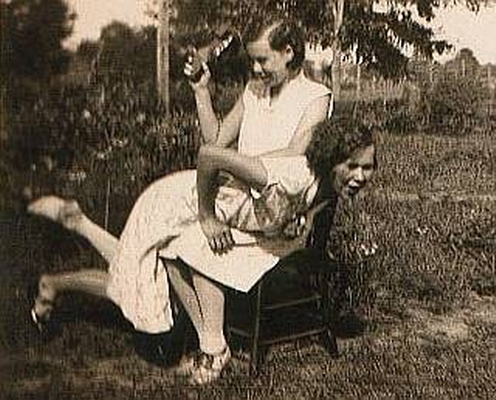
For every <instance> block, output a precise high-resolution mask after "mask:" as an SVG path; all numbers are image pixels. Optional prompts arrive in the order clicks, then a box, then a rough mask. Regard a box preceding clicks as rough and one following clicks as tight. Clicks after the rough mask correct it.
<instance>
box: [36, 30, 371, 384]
mask: <svg viewBox="0 0 496 400" xmlns="http://www.w3.org/2000/svg"><path fill="white" fill-rule="evenodd" d="M247 48H248V53H249V55H250V57H251V58H252V60H253V62H254V65H253V69H254V73H255V74H254V75H255V78H254V79H253V80H251V81H250V82H249V83H248V85H247V88H246V90H245V93H244V94H243V96H242V98H241V99H239V100H238V102H237V103H236V105H235V106H234V108H233V110H232V111H231V112H230V113H229V114H228V115H227V116H226V118H225V119H224V121H223V122H222V123H221V124H220V125H219V123H218V121H217V119H216V117H215V114H214V113H213V109H212V105H211V101H210V97H209V93H208V90H206V82H207V81H208V73H207V74H205V76H204V78H202V79H201V80H200V82H199V83H198V84H195V85H194V90H195V99H196V101H197V106H198V114H199V118H200V124H201V128H202V135H203V136H204V139H205V142H206V143H209V144H210V145H214V146H216V147H217V149H215V148H213V147H205V148H203V149H202V151H201V154H200V164H199V173H198V185H199V186H198V188H199V191H200V196H199V197H200V199H198V196H197V194H196V193H197V192H196V182H197V174H196V171H193V170H188V171H182V172H179V173H175V174H172V175H169V176H167V177H164V178H162V179H159V180H157V181H155V182H154V183H152V184H151V185H150V187H149V188H148V189H147V190H145V192H143V194H142V195H141V196H140V197H139V199H138V200H137V202H136V203H135V206H134V207H133V210H132V211H131V214H130V216H129V218H128V220H127V222H126V225H125V227H124V230H123V233H122V235H121V237H120V238H119V239H118V238H116V237H114V236H112V235H110V234H109V233H108V232H106V231H105V230H103V229H102V228H100V227H99V226H97V225H96V224H94V223H93V222H92V221H90V220H89V219H88V218H87V217H86V216H85V215H84V214H83V213H82V212H81V211H80V209H79V207H78V206H77V204H76V203H75V202H66V201H64V200H62V199H59V198H55V197H51V198H43V199H40V200H39V201H37V202H35V203H33V204H32V205H31V206H30V211H31V212H33V213H36V214H40V215H44V216H46V217H48V218H51V219H53V220H55V221H58V222H61V223H62V224H64V225H65V226H66V227H68V228H69V229H72V230H74V231H75V232H77V233H79V234H81V235H82V236H84V237H86V238H87V239H88V240H89V241H90V242H91V243H92V244H93V245H94V246H95V247H96V248H97V249H98V250H99V252H100V253H101V254H102V256H103V257H104V258H105V259H106V260H107V261H108V262H109V270H108V272H105V271H101V270H95V269H87V270H81V271H78V272H73V273H68V274H59V275H46V276H44V277H43V278H42V279H41V280H40V285H39V295H38V298H37V299H36V301H35V304H34V307H33V318H34V319H35V320H36V321H38V322H42V321H43V320H46V319H48V318H49V315H50V310H51V308H52V307H53V299H54V297H55V295H56V293H57V292H59V291H61V290H68V289H72V290H84V291H88V292H90V293H93V294H97V295H103V296H106V297H108V298H110V299H111V300H112V301H114V302H115V303H116V304H117V305H118V306H119V307H120V308H121V310H122V312H123V314H124V315H125V316H126V317H127V318H128V319H129V320H130V321H131V322H132V324H133V325H134V327H135V328H136V329H137V330H140V331H145V332H149V333H158V332H165V331H168V330H170V329H171V327H172V325H173V318H172V310H171V307H170V301H169V282H170V284H171V287H173V289H174V291H175V293H176V294H177V297H178V298H179V301H180V302H181V303H182V305H183V306H184V309H185V310H186V312H187V314H188V315H189V317H190V319H191V321H192V323H193V326H194V327H195V330H196V333H197V334H198V338H199V343H200V351H199V352H198V353H197V354H195V355H194V356H193V357H187V358H186V359H185V360H184V362H183V363H182V370H183V371H184V372H185V373H186V374H187V376H188V377H189V380H190V382H191V383H193V384H204V383H208V382H211V381H213V380H215V379H217V378H218V377H219V376H220V373H221V372H222V370H223V369H224V367H225V366H226V365H227V363H228V361H229V358H230V351H229V347H228V346H227V343H226V340H225V336H224V332H223V327H224V289H225V287H232V288H236V289H239V290H244V291H247V290H249V288H250V287H251V286H253V285H254V284H255V283H256V281H257V279H259V278H260V276H261V275H262V274H263V273H264V272H266V271H268V270H269V269H270V268H272V267H273V266H274V265H275V264H276V263H277V257H276V256H274V255H272V254H269V253H267V252H266V251H265V250H264V249H262V248H261V247H260V246H257V245H256V239H253V237H252V236H251V235H248V234H246V233H245V232H246V231H260V230H261V231H264V232H266V233H267V234H276V235H277V234H278V233H280V232H281V227H282V226H283V225H284V223H285V222H286V220H287V218H288V215H292V214H293V213H294V212H295V211H296V210H295V207H300V206H301V207H302V209H305V207H308V205H309V204H310V203H311V202H312V197H313V196H315V192H316V187H317V185H318V179H320V177H325V176H327V175H328V174H329V173H330V172H331V169H332V167H333V166H335V164H336V163H343V162H344V161H345V159H347V158H349V157H352V156H353V154H354V153H355V150H357V149H359V148H360V149H362V147H363V149H365V147H367V146H368V147H369V150H368V151H365V150H364V151H365V153H364V156H370V155H371V153H373V147H370V143H371V142H370V141H369V142H367V146H365V147H364V146H362V147H360V146H359V145H351V144H350V145H348V144H346V143H348V142H347V140H346V139H345V136H343V137H342V138H341V139H339V137H340V135H339V134H336V135H337V136H336V142H333V140H334V139H333V134H332V132H331V131H332V130H334V129H335V130H336V132H337V131H339V126H336V127H331V126H327V128H324V127H325V126H326V125H324V126H322V129H320V128H319V130H318V131H317V132H321V133H318V134H317V135H316V136H315V137H314V138H313V139H312V131H313V128H314V127H315V125H316V124H318V123H319V122H320V121H323V120H324V119H325V118H326V116H327V115H328V109H329V103H330V95H329V91H328V89H327V88H325V87H323V86H322V85H319V84H316V83H314V82H311V81H309V80H308V79H307V78H306V77H304V75H303V74H302V72H301V63H302V61H303V58H304V40H303V36H302V35H301V32H300V31H299V30H298V28H297V27H296V26H295V25H294V24H290V23H287V22H284V21H276V22H271V23H270V24H266V25H264V24H262V25H261V26H259V27H258V28H256V29H253V35H251V36H250V35H249V36H248V45H247ZM218 128H219V129H218ZM348 128H350V129H351V130H350V132H351V134H352V136H353V135H354V132H355V127H354V126H351V127H347V129H348ZM325 132H327V133H325ZM319 135H320V136H322V137H324V136H329V138H328V139H327V140H328V143H327V142H322V143H320V144H318V145H317V146H314V147H313V148H314V150H313V153H308V160H309V164H308V165H307V164H306V159H305V157H304V155H305V152H306V151H307V147H308V143H309V142H310V141H311V140H312V141H314V140H317V142H315V143H319V140H322V137H321V138H320V139H318V138H319ZM341 136H342V135H341ZM364 137H365V136H364ZM362 142H363V143H365V142H366V141H360V140H358V141H356V143H359V144H363V143H362ZM232 143H237V144H238V152H239V153H240V154H242V155H243V157H248V158H244V159H237V158H236V159H234V158H233V154H234V153H233V152H229V151H226V152H224V150H222V149H218V148H227V147H228V146H230V145H231V144H232ZM325 143H327V145H326V146H324V144H325ZM334 146H335V150H332V151H331V150H329V149H331V148H334ZM310 148H312V146H311V147H310ZM321 148H324V150H325V149H327V150H329V154H332V155H333V157H334V156H336V157H335V161H334V159H331V161H329V162H327V164H325V162H326V161H325V160H326V157H328V156H329V154H327V153H322V152H321V153H319V150H320V149H321ZM370 149H372V150H370ZM352 153H353V154H352ZM312 154H313V155H312ZM357 154H358V153H357ZM358 155H359V156H360V157H358V158H359V159H358V162H357V161H353V164H350V165H348V164H346V163H344V164H343V165H342V166H341V167H340V168H338V169H337V170H339V171H341V172H340V173H339V174H336V177H338V176H339V177H340V178H339V179H338V178H336V179H334V178H332V179H331V178H329V179H327V178H324V180H325V181H329V182H331V181H332V182H333V185H334V184H336V185H337V186H336V188H337V189H336V192H339V193H343V194H346V193H348V194H350V195H352V194H354V191H356V190H358V189H359V188H360V187H361V186H362V185H363V184H364V183H365V182H366V180H367V179H368V177H369V171H370V168H369V167H370V163H369V164H366V163H365V162H364V159H362V155H361V153H360V154H358ZM286 157H288V158H286ZM289 157H295V158H289ZM353 158H355V156H353ZM369 158H370V157H369ZM228 159H229V160H231V162H232V163H230V162H228ZM240 160H241V161H240ZM296 160H298V161H296ZM312 160H314V161H313V164H312ZM321 162H322V163H324V164H323V165H326V167H325V170H320V169H319V168H321V167H319V165H320V164H321ZM245 163H246V165H245ZM205 164H206V165H205ZM228 164H229V165H228ZM219 165H221V167H223V168H224V169H226V170H227V171H228V172H230V173H231V174H232V175H235V176H237V177H238V179H237V180H234V181H233V180H230V181H229V182H228V183H225V184H222V185H221V186H220V187H218V183H217V182H216V179H215V177H216V176H217V175H218V173H219V169H220V170H222V168H216V166H217V167H218V166H219ZM240 165H244V166H245V168H241V169H240V168H239V166H240ZM248 166H249V167H248ZM296 166H298V167H296ZM207 167H209V168H210V170H208V168H207ZM351 167H353V168H351ZM364 167H365V168H364ZM357 169H358V170H359V171H360V172H359V173H357V174H358V175H357V177H354V174H355V172H354V171H355V170H357ZM319 171H320V172H319ZM352 171H353V172H352ZM314 172H315V174H314ZM370 172H371V171H370ZM316 178H317V179H316ZM239 181H241V184H240V183H239ZM235 182H236V183H235ZM322 182H324V181H322ZM339 185H341V186H339ZM250 186H253V187H254V189H255V190H258V191H260V194H261V197H260V198H258V199H257V198H256V196H255V195H253V193H252V192H253V191H251V190H249V187H250ZM329 187H331V186H330V185H329ZM285 192H287V194H288V196H287V198H291V202H286V204H290V206H289V207H282V206H281V207H279V206H277V204H279V203H280V202H281V201H282V203H284V202H285V200H286V193H285ZM213 193H216V194H215V196H214V195H213ZM280 194H282V195H281V196H279V195H280ZM272 199H277V201H275V203H274V204H276V206H275V207H272V209H271V206H270V203H271V201H273V202H274V200H272ZM295 199H298V200H295ZM266 200H267V201H266ZM293 200H294V202H293ZM212 203H214V205H215V207H214V206H213V205H212ZM214 208H215V210H213V209H214ZM199 210H201V212H199ZM271 210H277V211H278V212H280V211H281V210H283V211H282V212H280V217H279V218H277V217H276V218H273V217H272V215H273V214H271ZM276 214H277V213H276ZM274 215H275V214H274ZM231 228H235V229H232V230H231ZM231 233H232V236H231ZM204 234H205V235H204ZM247 237H248V239H247ZM246 240H248V242H250V245H249V246H247V245H246V243H247V241H246ZM233 242H235V243H233ZM212 249H213V250H215V252H225V251H227V250H229V249H230V250H229V251H227V253H225V254H222V255H221V256H218V255H217V254H216V253H214V252H213V251H212ZM158 250H160V256H161V258H162V259H163V260H165V262H164V264H165V268H162V266H161V265H158V264H157V257H156V253H157V251H158ZM247 256H248V258H249V259H251V260H255V261H256V262H254V263H252V264H251V265H247V263H246V259H247ZM185 262H186V264H187V265H185ZM184 268H186V269H187V271H186V274H185V273H184Z"/></svg>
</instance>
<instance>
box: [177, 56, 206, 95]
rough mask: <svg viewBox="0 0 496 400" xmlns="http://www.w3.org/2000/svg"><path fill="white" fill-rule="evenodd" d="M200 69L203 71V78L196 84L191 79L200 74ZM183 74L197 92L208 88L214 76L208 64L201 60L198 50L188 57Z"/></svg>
mask: <svg viewBox="0 0 496 400" xmlns="http://www.w3.org/2000/svg"><path fill="white" fill-rule="evenodd" d="M199 68H200V69H201V77H200V80H198V81H197V82H195V81H193V79H191V77H192V76H193V75H195V74H196V73H198V69H199ZM183 72H184V75H186V77H187V78H188V80H189V84H190V85H191V87H192V88H193V90H194V91H195V92H196V91H198V90H202V89H207V88H208V82H209V81H210V77H211V76H212V74H211V73H210V69H209V68H208V65H207V63H206V62H205V61H203V60H202V59H201V58H200V55H199V54H198V53H197V52H196V50H195V51H194V52H192V54H190V55H189V56H188V57H187V59H186V62H185V63H184V69H183Z"/></svg>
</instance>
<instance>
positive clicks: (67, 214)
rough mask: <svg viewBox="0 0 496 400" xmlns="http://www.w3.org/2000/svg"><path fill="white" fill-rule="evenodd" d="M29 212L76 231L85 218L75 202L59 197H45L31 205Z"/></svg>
mask: <svg viewBox="0 0 496 400" xmlns="http://www.w3.org/2000/svg"><path fill="white" fill-rule="evenodd" d="M27 211H28V212H29V213H30V214H34V215H40V216H42V217H45V218H48V219H51V220H52V221H54V222H57V223H59V224H61V225H62V226H64V227H66V228H67V229H69V230H74V229H75V228H76V227H77V225H78V224H79V222H80V221H81V219H82V217H83V212H82V211H81V208H80V207H79V204H78V203H77V202H76V201H75V200H65V199H62V198H60V197H57V196H44V197H40V198H39V199H37V200H35V201H33V202H31V203H29V205H28V208H27Z"/></svg>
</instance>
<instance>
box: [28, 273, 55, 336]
mask: <svg viewBox="0 0 496 400" xmlns="http://www.w3.org/2000/svg"><path fill="white" fill-rule="evenodd" d="M55 296H56V293H55V290H53V288H52V287H50V285H48V283H47V279H46V277H43V276H42V277H41V278H40V280H39V282H38V291H37V294H36V297H35V298H34V301H33V307H32V308H31V310H30V319H31V321H32V322H33V323H34V325H35V327H36V328H37V329H38V331H39V333H41V334H43V333H46V331H47V328H48V326H49V324H50V320H51V317H52V312H53V308H54V306H55Z"/></svg>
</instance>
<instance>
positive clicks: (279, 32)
mask: <svg viewBox="0 0 496 400" xmlns="http://www.w3.org/2000/svg"><path fill="white" fill-rule="evenodd" d="M267 29H269V30H270V33H269V45H270V47H271V49H273V50H276V51H283V50H285V49H286V46H290V47H291V48H292V49H293V53H294V57H293V59H292V60H291V61H289V62H288V64H287V68H288V69H289V70H291V71H298V70H299V69H301V67H302V66H303V61H304V60H305V35H304V33H303V30H302V29H301V28H300V26H299V25H298V24H297V23H296V22H294V21H292V20H284V19H280V18H275V19H265V20H264V19H255V20H253V21H252V22H251V23H249V24H248V26H247V28H246V29H245V30H244V32H243V42H244V43H245V44H247V43H250V42H254V41H256V40H257V39H259V38H260V37H261V36H262V34H263V33H265V31H266V30H267Z"/></svg>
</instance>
